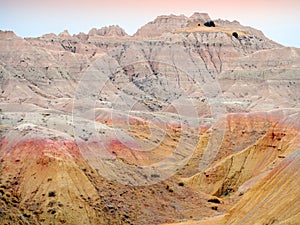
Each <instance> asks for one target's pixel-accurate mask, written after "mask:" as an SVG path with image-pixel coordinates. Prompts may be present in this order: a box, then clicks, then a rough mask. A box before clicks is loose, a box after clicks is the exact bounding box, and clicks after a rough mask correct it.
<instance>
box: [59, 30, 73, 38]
mask: <svg viewBox="0 0 300 225" xmlns="http://www.w3.org/2000/svg"><path fill="white" fill-rule="evenodd" d="M58 36H59V37H71V35H70V33H69V31H68V30H64V31H63V32H61V33H60V34H59V35H58Z"/></svg>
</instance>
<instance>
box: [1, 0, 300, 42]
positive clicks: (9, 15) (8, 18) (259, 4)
mask: <svg viewBox="0 0 300 225" xmlns="http://www.w3.org/2000/svg"><path fill="white" fill-rule="evenodd" d="M193 12H207V13H208V14H209V15H210V16H211V18H212V19H217V18H222V19H228V20H237V21H239V22H241V23H242V24H243V25H249V26H252V27H255V28H258V29H260V30H262V31H263V32H264V33H265V35H266V36H268V37H269V38H271V39H273V40H274V41H277V42H280V43H282V44H285V45H289V46H297V47H300V25H299V23H298V21H300V20H299V16H298V15H299V12H300V1H299V0H252V1H242V0H240V1H237V0H228V1H222V0H205V1H203V0H164V1H163V0H152V1H141V0H140V1H139V0H129V1H122V0H105V1H103V0H100V1H96V0H0V29H1V30H13V31H15V33H16V34H17V35H20V36H26V37H28V36H40V35H42V34H45V33H50V32H53V33H60V32H61V31H63V30H64V29H68V30H69V31H70V33H79V32H80V31H83V32H88V31H89V30H90V29H91V28H93V27H97V28H100V27H102V26H106V25H112V24H118V25H120V26H121V27H123V28H124V29H125V30H126V32H127V33H129V34H133V33H134V32H135V31H136V30H137V29H138V28H139V27H140V26H142V25H144V24H145V23H147V22H149V21H151V20H153V19H154V18H156V17H157V16H159V15H169V14H177V15H179V14H185V15H186V16H190V15H192V14H193Z"/></svg>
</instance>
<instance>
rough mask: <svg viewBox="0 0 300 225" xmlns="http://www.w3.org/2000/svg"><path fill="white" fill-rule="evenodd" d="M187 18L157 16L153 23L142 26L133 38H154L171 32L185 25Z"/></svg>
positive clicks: (182, 16)
mask: <svg viewBox="0 0 300 225" xmlns="http://www.w3.org/2000/svg"><path fill="white" fill-rule="evenodd" d="M187 21H188V18H187V17H186V16H184V15H179V16H176V15H173V14H171V15H168V16H166V15H163V16H158V17H157V18H156V19H155V20H154V21H151V22H149V23H147V24H146V25H144V26H142V27H141V28H140V29H138V31H137V32H136V33H135V35H134V36H140V37H155V36H160V35H161V34H163V33H165V32H171V31H173V30H176V29H180V28H183V27H185V26H186V25H187Z"/></svg>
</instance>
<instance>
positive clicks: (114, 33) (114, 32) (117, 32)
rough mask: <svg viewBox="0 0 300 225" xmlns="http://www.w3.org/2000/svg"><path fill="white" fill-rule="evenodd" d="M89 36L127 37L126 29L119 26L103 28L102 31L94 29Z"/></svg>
mask: <svg viewBox="0 0 300 225" xmlns="http://www.w3.org/2000/svg"><path fill="white" fill-rule="evenodd" d="M88 35H89V36H106V37H123V36H127V34H126V32H125V31H124V29H122V28H121V27H119V26H116V25H113V26H109V27H102V28H101V29H96V28H93V29H92V30H90V31H89V33H88Z"/></svg>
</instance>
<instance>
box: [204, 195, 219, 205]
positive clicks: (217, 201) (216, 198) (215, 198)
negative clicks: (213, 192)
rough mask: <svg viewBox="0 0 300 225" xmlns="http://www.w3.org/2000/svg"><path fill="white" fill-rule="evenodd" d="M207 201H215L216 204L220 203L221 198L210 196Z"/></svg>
mask: <svg viewBox="0 0 300 225" xmlns="http://www.w3.org/2000/svg"><path fill="white" fill-rule="evenodd" d="M207 201H208V202H213V203H217V204H220V203H221V200H220V199H219V198H218V197H216V196H212V197H210V198H209V199H208V200H207Z"/></svg>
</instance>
